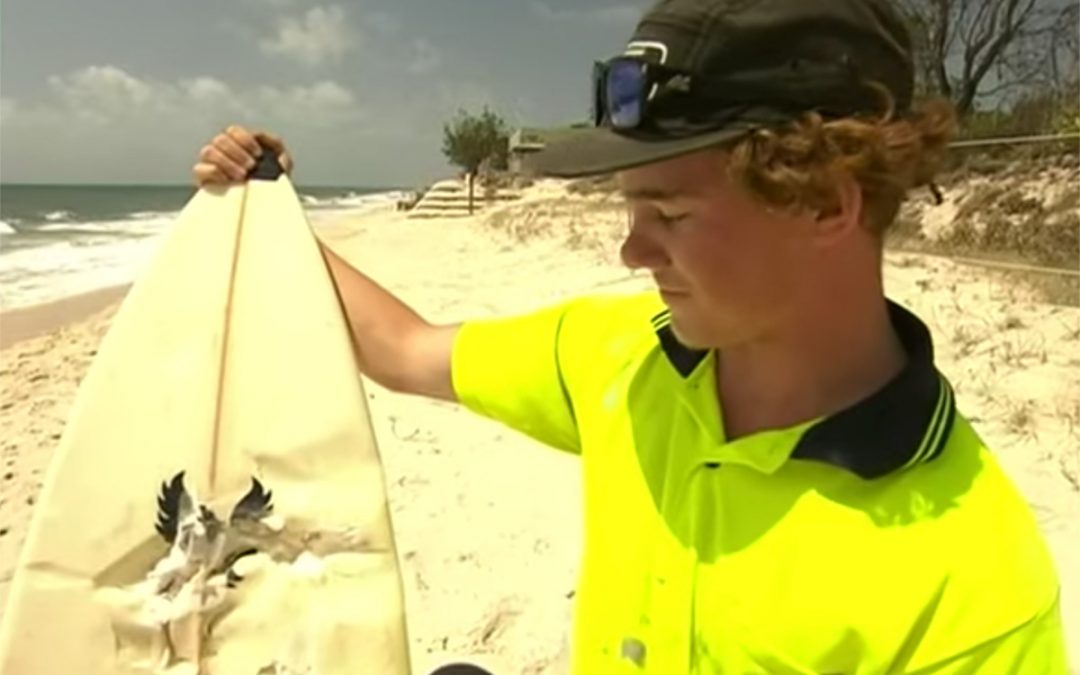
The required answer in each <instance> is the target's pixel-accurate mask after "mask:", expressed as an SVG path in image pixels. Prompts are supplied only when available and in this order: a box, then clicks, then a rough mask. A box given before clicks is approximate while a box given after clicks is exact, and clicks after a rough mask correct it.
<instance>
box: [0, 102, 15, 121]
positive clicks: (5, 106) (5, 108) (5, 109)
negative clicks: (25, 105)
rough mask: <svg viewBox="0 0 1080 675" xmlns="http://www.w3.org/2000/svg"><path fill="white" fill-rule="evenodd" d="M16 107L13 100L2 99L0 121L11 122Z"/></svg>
mask: <svg viewBox="0 0 1080 675" xmlns="http://www.w3.org/2000/svg"><path fill="white" fill-rule="evenodd" d="M15 111H16V105H15V100H14V99H11V98H0V121H4V120H10V119H11V117H12V115H14V114H15Z"/></svg>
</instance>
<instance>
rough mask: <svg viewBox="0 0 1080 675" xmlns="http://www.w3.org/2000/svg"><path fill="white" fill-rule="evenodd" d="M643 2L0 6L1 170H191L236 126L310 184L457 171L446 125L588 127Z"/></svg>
mask: <svg viewBox="0 0 1080 675" xmlns="http://www.w3.org/2000/svg"><path fill="white" fill-rule="evenodd" d="M648 4H650V3H649V2H648V1H647V0H92V1H88V0H3V6H2V7H3V9H2V15H0V180H2V181H3V182H5V183H22V182H29V183H154V184H178V183H186V182H189V181H190V180H191V177H190V175H191V174H190V171H191V166H192V164H193V163H194V162H195V160H196V158H197V155H198V151H199V149H200V148H201V147H202V145H203V144H204V143H206V142H207V141H208V140H209V139H210V138H212V137H213V136H214V135H215V134H216V133H218V132H219V131H220V130H221V129H222V128H224V127H225V126H226V125H228V124H231V123H236V124H241V125H243V126H246V127H248V128H252V129H266V130H269V131H272V132H274V133H277V134H279V135H280V136H282V137H283V138H284V139H285V142H286V145H287V146H288V147H289V149H290V151H291V153H292V154H293V156H294V157H295V160H296V169H295V172H294V180H295V181H296V182H297V183H299V184H302V185H351V186H364V187H399V186H400V187H412V186H419V185H422V184H425V183H427V182H429V181H431V180H435V179H437V178H439V177H443V176H447V175H450V174H451V173H452V172H453V170H454V169H453V168H452V167H451V166H449V165H448V164H447V162H446V159H445V158H444V157H443V155H442V152H441V144H442V125H443V122H445V121H446V120H448V119H449V118H450V117H451V116H452V115H453V114H454V113H455V112H456V111H457V110H458V109H459V108H465V109H467V110H470V111H475V112H479V110H480V109H481V107H482V106H484V105H488V106H490V107H491V109H493V110H494V111H496V112H498V113H499V114H501V115H502V116H503V117H504V118H505V119H506V120H507V122H508V123H509V124H510V125H511V126H512V127H516V126H548V125H559V124H568V123H570V122H575V121H581V120H583V119H584V117H585V116H586V114H587V111H588V106H589V101H588V89H589V73H590V68H591V64H592V62H593V60H596V59H602V58H606V57H609V56H613V55H615V54H617V53H619V52H621V51H622V48H623V45H624V44H625V42H626V41H627V39H628V38H629V36H630V34H631V33H632V32H633V29H634V25H635V23H636V21H637V19H638V18H639V17H640V15H641V13H642V12H643V11H644V9H645V8H646V7H647V6H648Z"/></svg>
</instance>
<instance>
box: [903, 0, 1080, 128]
mask: <svg viewBox="0 0 1080 675" xmlns="http://www.w3.org/2000/svg"><path fill="white" fill-rule="evenodd" d="M901 6H902V8H903V10H904V13H905V14H906V16H907V19H908V22H909V26H910V28H911V33H912V36H913V38H914V41H915V51H916V70H917V80H918V91H919V93H920V94H939V95H942V96H946V97H948V98H950V99H951V100H952V101H953V103H954V104H955V105H956V109H957V112H958V113H959V114H960V115H961V116H967V115H968V114H969V113H971V112H972V111H973V110H974V109H975V105H976V102H977V101H978V100H979V99H992V100H996V101H997V102H999V103H1000V102H1002V101H1005V100H1008V99H1009V98H1010V97H1012V100H1015V99H1016V98H1017V97H1019V96H1023V95H1025V94H1026V93H1030V92H1031V91H1032V90H1033V89H1036V88H1040V87H1041V88H1051V89H1057V88H1059V87H1061V85H1062V84H1063V83H1064V82H1065V81H1067V80H1068V78H1069V74H1070V73H1071V72H1074V70H1075V67H1076V49H1075V36H1074V35H1073V34H1074V33H1075V32H1076V7H1077V4H1076V0H903V1H902V3H901ZM1063 61H1064V63H1063Z"/></svg>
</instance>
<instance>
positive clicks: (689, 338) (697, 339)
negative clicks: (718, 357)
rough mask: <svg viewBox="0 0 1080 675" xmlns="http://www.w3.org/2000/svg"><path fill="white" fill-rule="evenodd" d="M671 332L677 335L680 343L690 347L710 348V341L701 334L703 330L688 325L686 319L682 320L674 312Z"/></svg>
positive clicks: (676, 337)
mask: <svg viewBox="0 0 1080 675" xmlns="http://www.w3.org/2000/svg"><path fill="white" fill-rule="evenodd" d="M670 325H671V332H672V333H673V334H674V335H675V339H676V340H678V341H679V344H681V345H683V346H684V347H689V348H690V349H708V348H709V341H708V340H707V339H706V338H705V337H704V336H703V335H701V331H697V330H694V329H693V326H688V325H686V322H685V321H680V320H679V318H678V316H676V315H675V313H674V312H672V313H671V324H670Z"/></svg>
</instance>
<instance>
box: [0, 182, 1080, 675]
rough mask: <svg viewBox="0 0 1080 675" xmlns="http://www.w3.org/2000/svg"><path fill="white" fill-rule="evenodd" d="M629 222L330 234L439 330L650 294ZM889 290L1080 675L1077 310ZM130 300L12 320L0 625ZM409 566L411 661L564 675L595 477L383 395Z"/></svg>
mask: <svg viewBox="0 0 1080 675" xmlns="http://www.w3.org/2000/svg"><path fill="white" fill-rule="evenodd" d="M624 227H625V217H624V216H623V215H622V212H621V211H619V210H618V209H617V208H615V206H614V205H613V204H611V203H609V202H607V201H605V199H604V198H602V197H598V196H593V197H588V198H585V197H568V196H567V194H566V193H565V191H564V190H562V189H561V188H559V187H558V186H556V185H553V184H541V185H538V186H536V187H534V188H533V189H532V190H531V191H530V192H528V193H527V194H526V195H525V197H524V198H523V199H522V200H520V201H519V202H515V203H511V204H508V205H505V206H500V207H498V208H496V209H495V210H493V211H490V212H487V213H485V214H482V215H479V216H476V217H473V218H454V219H448V218H432V219H424V220H410V219H407V218H406V217H405V216H404V215H403V214H401V213H397V212H394V211H393V210H392V209H390V208H385V209H368V210H366V211H364V212H363V213H362V214H360V215H351V216H344V217H341V218H339V219H337V220H334V221H332V222H327V223H322V224H320V225H319V226H318V227H317V228H316V231H317V232H318V234H319V236H320V237H322V238H323V239H324V240H325V241H326V242H327V243H329V244H330V245H331V246H332V247H333V248H335V249H336V250H337V251H339V252H340V253H341V254H342V255H343V256H344V257H346V258H347V259H348V260H350V261H351V262H353V263H354V264H355V265H356V266H358V267H359V268H360V269H363V270H364V271H365V272H366V273H368V274H370V275H371V276H372V277H373V278H375V279H377V280H378V281H379V282H380V283H382V284H384V285H385V286H387V287H388V288H390V289H391V290H392V291H394V292H395V293H397V294H399V296H400V297H401V298H402V299H403V300H405V301H406V302H408V303H410V304H411V305H412V306H414V307H415V308H416V309H417V310H418V311H420V312H421V313H422V314H423V315H425V316H426V317H427V318H429V319H431V320H433V321H444V320H446V321H451V320H460V319H464V318H469V317H477V316H487V315H492V314H502V313H513V312H522V311H527V310H529V309H532V308H535V307H539V306H542V305H545V304H547V303H550V302H553V301H555V300H558V299H559V298H562V297H565V296H567V295H571V294H576V293H582V292H590V291H604V292H620V291H627V290H636V289H643V288H647V287H649V284H650V282H649V280H648V278H647V276H646V275H643V274H642V275H631V274H630V273H629V272H628V271H627V270H626V269H625V268H624V267H622V266H621V264H620V263H619V261H618V258H617V248H616V246H615V245H614V242H615V241H616V240H617V238H618V237H619V235H620V234H621V232H622V228H624ZM885 278H886V288H887V291H888V293H889V295H890V297H892V298H893V299H894V300H896V301H898V302H900V303H901V304H903V305H905V306H906V307H908V308H910V309H912V310H913V311H915V312H916V313H917V314H918V315H919V316H921V317H922V318H923V320H924V321H926V322H927V324H928V325H929V327H930V329H931V331H932V332H933V333H934V336H935V343H936V353H937V361H938V364H939V367H940V368H941V370H942V371H943V372H944V373H945V374H946V375H947V376H949V377H950V378H951V380H952V382H953V383H954V385H955V386H956V393H957V397H958V401H959V405H960V407H961V410H962V411H963V412H964V413H965V414H966V415H967V416H968V417H969V419H971V420H972V422H973V424H974V425H975V427H976V430H977V431H978V432H979V433H980V434H981V435H982V436H983V438H984V439H985V440H986V441H987V442H988V443H989V444H990V446H991V447H992V448H993V449H994V450H995V452H996V453H997V456H998V458H999V459H1000V461H1001V463H1002V464H1003V466H1004V467H1005V469H1006V470H1007V471H1008V473H1009V474H1010V475H1011V476H1012V478H1013V479H1014V480H1015V481H1016V483H1017V484H1018V486H1019V487H1020V489H1021V491H1022V492H1023V493H1024V494H1025V496H1026V497H1027V499H1028V500H1029V501H1030V503H1031V504H1032V507H1033V509H1034V511H1035V514H1036V516H1037V517H1038V520H1039V523H1040V525H1041V527H1042V528H1043V531H1044V532H1045V534H1046V536H1047V537H1048V539H1049V542H1050V545H1051V548H1052V552H1053V554H1054V556H1055V559H1056V561H1057V564H1058V569H1059V573H1060V575H1061V577H1062V580H1063V606H1064V612H1065V622H1066V630H1067V635H1068V639H1069V644H1070V651H1071V653H1070V656H1071V658H1072V662H1073V664H1074V666H1073V667H1074V669H1076V671H1077V672H1080V377H1078V374H1080V309H1077V308H1076V307H1068V306H1060V305H1049V304H1044V303H1041V302H1039V301H1038V299H1037V296H1036V295H1035V294H1034V293H1033V292H1031V291H1028V290H1025V288H1024V287H1023V286H1020V285H1018V284H1017V283H1015V281H1014V280H1012V279H1009V278H1006V277H1000V276H998V275H996V274H995V273H993V272H990V271H988V270H986V269H983V268H978V267H972V266H966V265H961V264H957V263H955V262H952V261H950V260H948V259H946V258H941V257H935V256H929V255H915V254H908V253H889V254H888V255H887V257H886V265H885ZM122 293H123V289H122V288H119V289H110V290H108V291H104V292H100V293H95V294H91V295H88V296H82V297H80V298H76V299H72V300H68V301H61V302H59V303H54V304H52V305H50V306H44V307H34V308H29V309H26V310H20V311H16V312H11V313H10V314H6V315H3V316H0V335H2V337H0V345H2V351H0V439H2V443H3V449H2V467H0V611H2V608H3V604H4V602H5V600H6V591H7V588H8V585H9V582H10V577H11V573H12V569H13V566H14V564H15V561H16V558H17V555H18V552H19V548H20V546H21V545H22V542H23V540H24V537H25V534H26V527H27V523H28V519H29V517H30V514H31V512H32V510H33V508H34V501H35V498H36V496H37V493H38V490H39V488H40V483H41V480H42V476H43V473H44V471H45V468H46V466H47V463H48V461H49V459H50V455H51V452H52V449H53V447H54V445H55V443H56V441H57V439H58V438H59V437H60V434H61V432H62V430H63V426H64V420H65V417H66V414H67V411H68V409H69V406H70V404H71V402H72V399H73V396H74V394H75V392H76V390H77V387H78V384H79V381H80V379H81V378H82V376H83V375H84V374H85V372H86V369H87V367H88V366H89V364H90V362H91V360H92V358H93V356H94V353H95V350H96V346H97V344H98V342H99V341H100V340H101V338H102V337H103V335H104V334H105V332H106V331H107V330H108V326H109V321H110V318H111V317H112V315H113V313H114V312H115V309H116V306H117V302H118V301H119V299H120V298H121V297H122ZM367 387H368V391H369V392H370V394H371V395H372V400H371V410H372V413H373V416H374V421H375V425H376V433H377V435H378V440H379V443H380V447H381V452H382V456H383V459H384V462H385V467H386V475H387V479H388V483H389V490H390V500H391V504H392V513H393V517H394V527H395V532H396V536H397V539H398V542H399V544H398V546H399V550H400V552H401V556H402V562H403V565H404V569H403V572H404V575H405V583H406V602H407V610H408V613H409V614H408V616H409V630H410V633H411V639H412V645H413V654H414V665H415V668H416V671H417V672H426V671H427V670H429V669H431V668H433V667H434V666H436V665H439V664H442V663H446V662H447V661H451V660H454V659H457V658H468V659H470V660H473V661H475V662H477V663H479V664H481V665H485V666H487V667H488V668H490V669H492V670H493V671H495V672H501V673H527V674H539V673H550V674H554V673H563V672H565V656H566V646H567V639H568V628H569V620H570V611H571V602H572V600H571V598H572V594H573V591H574V583H575V573H576V568H577V559H578V553H579V551H580V534H581V530H580V522H579V515H580V512H579V508H580V491H579V469H578V464H577V461H576V460H575V458H574V457H572V456H568V455H565V454H562V453H559V452H558V451H555V450H552V449H549V448H545V447H544V446H541V445H539V444H537V443H536V442H534V441H531V440H530V439H527V438H525V437H523V436H521V435H519V434H516V433H515V432H512V431H509V430H506V429H503V428H502V427H499V426H497V425H495V424H493V423H491V422H488V421H486V420H483V419H480V418H478V417H476V416H474V415H472V414H471V413H469V412H467V411H465V410H463V409H461V408H458V407H456V406H453V405H450V404H445V403H439V402H431V401H427V400H423V399H419V398H415V397H410V396H404V395H399V394H394V393H392V392H388V391H386V390H385V389H382V388H381V387H379V386H378V385H376V384H374V383H371V382H368V383H367Z"/></svg>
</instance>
